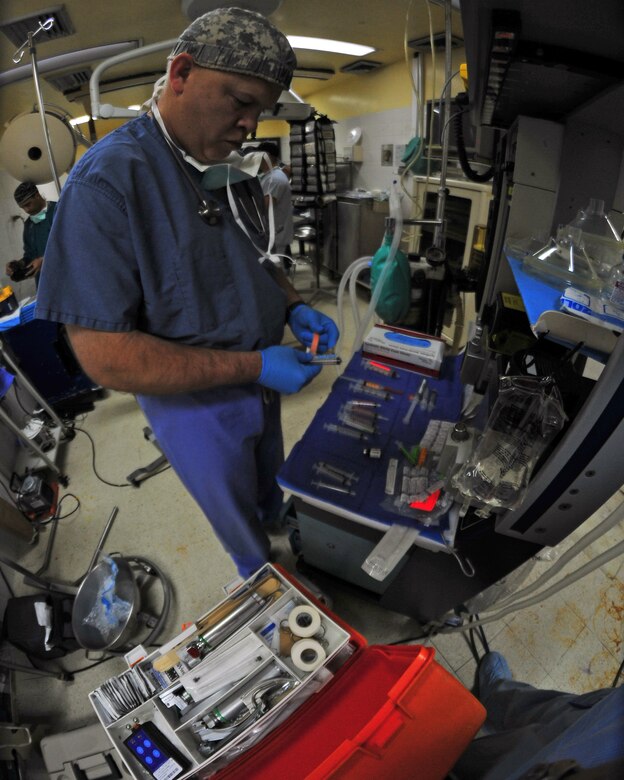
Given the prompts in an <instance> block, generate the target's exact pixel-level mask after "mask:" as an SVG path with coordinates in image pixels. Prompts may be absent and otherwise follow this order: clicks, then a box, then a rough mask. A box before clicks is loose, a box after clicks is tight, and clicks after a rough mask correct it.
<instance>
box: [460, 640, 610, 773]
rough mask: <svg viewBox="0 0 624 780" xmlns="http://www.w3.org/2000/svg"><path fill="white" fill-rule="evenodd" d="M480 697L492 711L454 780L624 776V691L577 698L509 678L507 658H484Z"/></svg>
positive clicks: (477, 683)
mask: <svg viewBox="0 0 624 780" xmlns="http://www.w3.org/2000/svg"><path fill="white" fill-rule="evenodd" d="M474 693H475V695H476V696H477V697H478V698H479V700H480V701H481V703H482V704H483V706H484V707H485V708H486V710H487V719H486V722H485V727H484V734H483V735H482V736H478V737H477V738H475V739H474V740H473V741H472V743H471V744H470V746H469V747H468V749H467V750H466V751H465V752H464V754H463V755H462V756H461V758H460V759H459V761H458V763H457V764H456V765H455V767H454V768H453V771H452V773H451V775H450V776H449V777H450V780H547V779H550V780H555V779H556V778H564V777H565V778H570V780H576V778H578V780H593V779H595V780H605V779H607V778H613V780H615V779H616V778H621V777H624V687H619V688H602V689H600V690H597V691H591V692H590V693H584V694H580V695H575V694H571V693H562V692H560V691H552V690H541V689H539V688H534V687H533V686H532V685H528V684H526V683H521V682H516V681H515V680H513V679H512V675H511V671H510V669H509V666H508V664H507V661H506V660H505V658H504V657H503V656H502V655H501V654H500V653H497V652H488V653H486V654H485V655H484V656H483V658H482V659H481V660H480V662H479V665H478V667H477V674H476V679H475V690H474Z"/></svg>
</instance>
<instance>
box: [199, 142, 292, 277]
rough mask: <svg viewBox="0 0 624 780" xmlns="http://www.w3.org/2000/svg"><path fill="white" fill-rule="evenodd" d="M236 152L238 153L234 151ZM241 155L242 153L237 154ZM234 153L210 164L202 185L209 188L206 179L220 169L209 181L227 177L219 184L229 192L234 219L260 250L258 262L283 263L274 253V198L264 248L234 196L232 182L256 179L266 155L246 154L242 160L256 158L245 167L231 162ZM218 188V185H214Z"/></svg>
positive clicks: (229, 201)
mask: <svg viewBox="0 0 624 780" xmlns="http://www.w3.org/2000/svg"><path fill="white" fill-rule="evenodd" d="M234 154H236V153H235V152H234ZM237 156H239V157H240V155H237ZM231 157H232V155H230V156H229V157H228V158H227V160H228V162H227V163H219V164H217V165H212V166H210V167H209V168H208V169H207V170H206V171H205V172H204V175H203V177H202V187H204V189H207V188H206V186H205V183H204V182H205V180H206V177H207V175H208V174H209V173H210V171H211V169H212V170H214V169H218V171H217V172H216V173H214V174H213V175H212V177H209V183H213V184H215V183H216V182H217V181H222V177H224V178H225V181H224V182H223V183H221V184H219V185H218V186H219V187H220V188H221V187H225V189H226V192H227V199H228V204H229V206H230V210H231V212H232V216H233V217H234V220H235V222H236V224H237V225H238V227H239V228H240V229H241V230H242V231H243V233H244V234H245V235H246V236H247V238H248V239H249V240H250V241H251V243H252V244H253V246H254V247H255V249H256V250H257V251H258V252H259V254H260V257H259V258H258V262H260V263H264V261H265V260H270V261H271V262H272V263H274V264H276V265H281V261H280V258H279V255H275V254H273V245H274V244H275V216H274V214H273V199H272V198H270V199H269V242H268V245H267V248H266V249H262V248H261V247H259V246H258V245H257V244H256V242H255V241H254V240H253V238H252V237H251V236H250V234H249V231H248V230H247V227H246V226H245V223H244V222H243V220H242V218H241V214H240V209H239V207H238V204H237V203H236V198H235V197H234V193H233V192H232V186H231V185H232V184H236V183H237V182H241V181H244V180H245V179H254V178H256V177H257V172H258V170H259V168H260V165H261V163H262V160H263V158H264V157H266V155H265V154H264V153H263V152H261V153H258V154H249V155H245V157H242V158H240V160H241V161H244V160H246V159H247V158H248V157H249V158H254V159H253V160H252V161H251V162H250V163H249V164H247V165H245V166H244V168H243V167H242V166H241V167H239V166H238V165H237V163H238V161H236V163H235V164H234V165H232V164H230V163H229V160H230V158H231ZM251 171H255V173H253V175H251ZM213 188H215V189H216V186H215V187H213Z"/></svg>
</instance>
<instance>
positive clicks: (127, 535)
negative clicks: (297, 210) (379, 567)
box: [7, 270, 624, 777]
mask: <svg viewBox="0 0 624 780" xmlns="http://www.w3.org/2000/svg"><path fill="white" fill-rule="evenodd" d="M304 280H305V271H301V270H300V271H299V276H298V278H297V279H296V281H297V284H298V285H299V286H302V287H303V288H305V286H306V284H305V282H304ZM317 305H318V307H319V308H322V309H323V310H325V311H327V312H328V313H335V311H336V307H335V302H334V301H332V298H331V297H330V296H325V295H323V296H321V297H319V299H318V302H317ZM360 305H361V308H362V309H363V308H365V304H364V303H361V304H360ZM345 309H346V310H345V316H346V317H347V323H346V327H345V333H346V335H345V338H344V340H343V344H344V348H345V350H346V352H345V354H348V351H347V350H348V348H349V343H350V342H349V340H350V339H352V337H353V324H352V322H351V319H350V315H349V311H348V309H347V308H346V307H345ZM335 378H336V372H335V370H334V369H333V368H329V367H328V368H325V369H324V370H323V372H322V374H321V376H320V377H319V378H318V379H317V380H315V381H314V382H313V383H312V384H311V385H309V386H308V387H307V388H305V389H304V390H303V391H302V392H301V393H299V394H297V395H295V396H290V397H286V398H285V399H284V404H283V409H284V412H283V421H284V434H285V442H286V448H287V451H289V450H290V448H291V447H292V446H293V444H294V443H295V442H296V441H297V439H298V438H299V437H300V436H301V434H302V433H303V431H304V430H305V428H306V427H307V425H308V423H309V422H310V420H311V419H312V417H313V415H314V413H315V411H316V410H317V409H318V407H319V405H320V404H321V403H322V401H323V400H324V398H325V396H326V394H327V392H328V390H329V388H330V387H331V384H332V382H333V381H334V379H335ZM145 424H146V422H145V420H144V418H143V416H142V414H141V412H140V410H139V408H138V406H137V404H136V402H135V400H134V398H133V396H132V395H129V394H124V393H116V392H115V393H109V394H108V395H107V396H106V397H105V398H104V399H102V400H99V401H97V403H96V406H95V409H94V410H93V411H92V412H90V413H89V414H87V415H86V416H85V417H84V419H80V420H77V427H78V428H81V429H83V430H84V431H87V432H88V433H89V434H90V436H91V437H92V439H93V441H94V444H95V462H94V461H93V454H92V448H91V444H90V440H89V439H88V438H87V436H86V435H85V434H84V433H82V432H77V434H76V437H75V439H74V440H73V441H71V442H70V443H68V444H67V445H64V447H63V448H62V456H63V468H64V470H65V472H66V473H67V474H68V475H69V478H70V484H69V486H68V488H67V491H64V492H69V493H73V494H74V495H75V496H77V497H78V499H79V500H80V509H79V511H78V512H76V513H75V514H72V515H71V516H70V517H68V518H66V519H64V520H61V521H60V522H59V524H58V531H57V535H56V540H55V543H54V547H53V551H52V556H51V561H50V565H49V567H48V570H47V572H46V576H47V577H49V578H50V579H52V580H55V579H56V580H62V581H65V582H67V581H74V580H76V579H79V578H80V577H81V576H82V575H83V574H84V573H85V571H86V569H87V566H88V564H89V562H90V560H91V556H92V554H93V551H94V549H95V547H96V544H97V542H98V539H99V537H100V534H101V533H102V531H103V529H104V526H105V524H106V521H107V519H108V517H109V515H110V513H111V511H112V509H113V507H115V506H116V507H119V514H118V516H117V518H116V520H115V522H114V524H113V527H112V529H111V531H110V534H109V536H108V538H107V541H106V544H105V546H104V550H105V552H113V551H119V552H121V553H122V554H124V555H126V556H129V555H141V556H144V557H146V558H148V559H151V560H153V561H154V562H155V563H156V564H157V565H158V566H160V567H161V569H162V570H163V571H164V572H165V573H166V574H167V575H168V577H169V579H170V580H171V583H172V587H173V591H174V598H173V603H172V607H171V611H170V614H169V618H168V622H167V626H166V629H165V632H164V633H163V635H162V638H163V639H166V638H167V637H171V636H173V635H174V634H176V633H178V631H179V630H180V626H181V625H182V623H184V622H185V621H188V620H192V619H193V618H194V617H197V616H198V615H200V614H202V613H203V612H205V611H206V610H207V608H209V607H210V606H211V605H213V604H214V603H216V602H217V601H219V600H221V599H222V598H223V595H224V594H223V590H222V586H223V585H224V584H226V583H228V582H230V581H231V580H232V579H233V578H234V577H235V576H236V572H235V569H234V566H233V565H232V563H231V561H230V560H229V558H228V556H227V555H226V554H225V553H224V552H223V551H222V549H221V548H220V546H219V544H218V543H217V542H216V540H215V538H214V536H213V534H212V532H211V529H210V526H209V524H208V523H207V521H206V520H205V519H204V517H203V515H202V514H201V512H200V511H199V510H198V508H197V507H196V506H195V504H194V502H193V501H192V500H191V499H190V498H189V496H188V495H187V494H186V492H185V490H184V489H183V488H182V486H181V484H180V482H179V480H178V479H177V477H176V475H175V474H174V473H173V472H172V471H171V470H167V471H165V472H164V473H162V474H160V475H159V476H156V477H154V478H152V479H149V480H147V481H146V482H144V483H143V484H142V485H141V486H140V487H139V488H135V487H112V486H110V485H107V484H104V483H103V482H102V481H101V480H100V479H98V477H97V476H96V475H95V469H97V473H98V474H99V475H100V477H102V478H103V479H105V480H107V481H108V482H111V483H117V484H121V483H124V482H125V480H126V477H127V475H128V474H130V473H131V472H132V471H133V470H134V469H136V468H138V467H139V466H142V465H145V464H147V463H148V462H150V461H151V460H153V459H154V458H155V457H156V455H157V454H158V453H157V451H156V450H155V448H154V447H153V445H152V444H151V443H150V442H148V441H146V440H145V439H144V437H143V433H142V431H143V427H144V426H145ZM622 498H623V496H622V495H621V494H620V493H618V494H617V495H616V496H614V497H613V498H612V499H610V500H609V502H607V504H606V505H605V506H604V507H603V508H602V509H601V510H600V511H599V512H597V513H596V515H595V516H593V517H592V518H590V519H588V520H587V521H586V523H585V524H584V525H583V527H582V528H581V529H579V530H578V531H577V532H576V533H575V534H573V535H572V537H571V538H570V539H568V540H566V542H565V543H564V544H562V545H561V550H558V551H557V552H559V554H560V553H561V552H562V551H563V549H566V548H567V547H569V546H570V544H571V543H572V542H573V541H576V539H578V538H580V536H581V535H582V533H584V532H585V531H586V530H587V529H588V528H590V527H593V526H594V525H595V524H596V522H598V520H600V519H602V518H603V517H606V516H607V515H608V514H609V513H610V512H611V511H612V510H613V509H614V508H616V507H617V506H618V505H619V503H620V501H621V499H622ZM63 506H64V511H65V512H69V511H70V510H71V509H72V508H73V499H71V498H68V499H67V500H66V502H65V503H64V505H63ZM48 535H49V528H47V529H45V530H44V531H43V532H42V533H41V535H40V538H39V541H38V543H37V544H36V545H33V546H27V545H24V544H21V543H17V542H14V543H12V544H13V547H14V549H13V550H12V551H11V552H12V554H13V556H14V558H15V559H16V560H18V561H19V563H20V564H21V565H22V566H24V567H26V568H27V569H29V570H30V571H37V569H38V568H39V567H40V566H41V563H42V561H43V559H44V554H45V546H46V544H47V541H48V538H49V537H48ZM623 536H624V522H622V521H620V522H619V524H618V525H617V526H616V527H615V528H614V529H613V530H611V531H610V532H609V533H608V534H605V535H604V536H602V537H601V538H600V539H598V541H596V542H595V543H594V544H592V545H591V546H590V547H589V548H588V549H587V550H585V551H583V552H582V553H581V554H580V555H579V556H578V558H577V559H575V561H574V562H572V564H570V565H568V566H567V567H566V568H565V569H564V572H563V573H564V574H565V573H567V572H568V571H572V570H574V569H576V568H578V566H580V565H581V564H582V563H586V562H587V561H589V560H592V558H593V557H595V556H596V555H597V554H598V553H600V552H602V551H604V550H605V549H608V548H609V547H610V546H612V545H613V544H614V543H615V542H617V541H620V540H621V539H622V538H623ZM276 543H277V544H278V545H279V546H280V550H281V552H280V558H279V561H280V563H282V564H283V565H285V566H286V567H287V568H289V569H291V570H292V571H295V568H294V564H295V559H294V556H293V555H292V552H291V551H290V548H289V547H288V543H287V540H286V539H285V538H284V537H279V538H278V539H277V541H276ZM551 565H552V564H551V563H550V562H548V561H535V562H534V566H533V569H532V571H531V572H530V574H528V575H527V578H526V581H525V583H524V584H528V583H529V582H532V581H533V580H534V579H535V578H536V577H537V576H539V575H540V574H541V573H542V572H544V571H547V570H548V568H549V566H551ZM623 574H624V564H623V563H622V559H620V558H618V559H615V560H614V561H611V563H609V564H607V565H606V566H604V567H603V568H602V569H599V570H596V571H594V572H593V573H591V574H589V575H588V576H587V577H585V578H584V579H582V580H580V581H579V582H577V583H575V584H574V585H571V586H570V587H568V588H567V589H564V590H561V591H559V592H557V593H555V594H554V595H552V596H551V597H550V598H548V599H546V600H544V601H541V602H540V603H538V604H536V605H534V606H532V607H530V608H527V609H523V610H522V611H519V612H511V613H509V614H507V615H505V616H504V617H503V618H502V619H499V620H497V621H496V622H493V623H489V624H487V625H485V626H484V631H485V634H486V636H487V639H488V641H489V644H490V646H491V648H492V649H496V650H499V651H500V652H502V653H503V654H504V655H505V656H506V657H507V659H508V661H509V664H510V666H511V669H512V671H513V672H514V675H515V676H516V677H517V678H518V679H521V680H525V681H527V682H530V683H532V684H534V685H536V686H541V687H552V688H558V689H565V690H569V691H574V692H582V691H587V690H590V689H593V688H598V687H603V686H608V685H610V683H611V681H612V679H613V677H614V675H615V673H616V671H617V669H618V666H619V664H620V661H621V658H622V652H623V643H622V640H623V633H622V620H621V616H622V609H623V608H624V586H623V583H622V575H623ZM7 576H8V579H9V580H10V581H11V582H12V583H13V586H14V588H15V590H16V591H17V594H18V595H25V594H29V593H32V592H33V591H32V589H30V588H28V587H27V586H25V585H24V584H23V582H22V580H21V578H20V577H19V576H16V575H14V574H13V573H12V572H8V573H7ZM560 576H561V575H559V576H558V577H557V578H555V580H554V581H557V580H558V579H560ZM548 584H549V585H550V584H552V583H548ZM330 595H331V596H332V598H333V608H334V611H335V612H336V613H337V614H339V615H340V616H341V617H343V618H344V619H345V620H346V621H347V622H348V623H350V624H351V625H352V626H353V627H354V628H356V629H357V630H358V631H360V632H361V633H363V634H364V635H365V637H366V638H367V640H368V641H369V643H371V644H372V643H388V642H394V641H396V640H400V639H402V638H407V637H413V636H415V635H417V634H418V633H419V627H418V626H417V624H416V623H415V621H413V620H411V619H410V618H408V617H405V616H403V615H398V614H395V613H391V612H388V611H387V610H382V609H380V608H379V607H377V606H375V605H373V604H371V603H370V602H368V601H366V600H364V599H360V598H357V597H354V596H353V595H352V594H349V593H348V592H347V591H345V592H342V591H341V590H340V589H338V590H337V591H336V592H332V593H330ZM432 644H433V645H434V646H435V648H436V650H437V659H438V661H439V662H440V663H441V664H442V665H443V666H445V667H446V668H447V669H449V670H450V671H451V672H452V673H453V674H455V675H456V676H457V677H458V678H459V679H460V680H461V681H462V682H463V683H464V684H465V685H466V686H471V684H472V679H473V674H474V669H475V662H474V659H473V657H472V655H471V652H470V649H469V647H468V644H467V643H466V641H465V639H464V637H463V636H462V635H461V634H459V633H449V634H445V635H438V636H437V637H435V638H434V639H433V641H432ZM93 660H94V659H86V658H85V654H84V653H83V652H82V651H80V652H76V653H74V654H72V655H70V656H67V657H66V658H65V659H63V665H64V666H65V667H66V668H68V669H72V670H73V669H79V668H81V667H85V666H88V665H90V664H91V663H92V662H93ZM123 667H124V665H123V661H122V660H121V659H118V658H115V659H113V660H109V661H107V662H106V663H105V664H103V665H101V666H96V667H95V668H92V669H90V670H88V671H84V672H81V673H78V674H76V676H75V681H74V682H71V683H66V682H60V681H58V680H56V679H50V678H46V677H39V676H35V675H30V674H25V673H18V674H17V675H16V682H15V693H16V700H17V709H18V716H19V721H20V722H21V723H23V724H30V725H32V726H36V725H38V724H40V725H41V726H42V727H43V729H44V731H45V732H46V733H63V732H65V731H67V730H69V729H72V728H76V727H79V726H82V725H85V724H87V723H90V722H94V721H95V716H94V714H93V711H92V709H91V707H90V704H89V701H88V696H87V694H88V692H89V691H90V690H91V689H93V688H94V687H96V686H97V685H98V684H99V683H100V682H101V681H102V680H104V679H106V678H107V677H109V676H111V675H113V674H116V673H119V672H120V671H121V670H122V669H123ZM33 777H34V774H33Z"/></svg>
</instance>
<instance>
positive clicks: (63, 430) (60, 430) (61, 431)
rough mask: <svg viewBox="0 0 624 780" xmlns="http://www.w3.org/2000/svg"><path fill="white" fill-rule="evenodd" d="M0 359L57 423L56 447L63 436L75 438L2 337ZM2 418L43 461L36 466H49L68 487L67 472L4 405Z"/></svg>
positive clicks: (0, 416)
mask: <svg viewBox="0 0 624 780" xmlns="http://www.w3.org/2000/svg"><path fill="white" fill-rule="evenodd" d="M0 361H1V362H2V363H4V364H6V366H7V367H8V369H9V371H10V372H11V373H12V374H13V375H14V376H15V378H16V379H17V380H19V382H20V384H22V385H23V386H24V387H25V388H26V389H27V390H28V392H29V393H30V395H31V396H32V397H33V398H34V400H35V401H36V402H37V403H38V404H39V406H40V407H41V408H42V409H43V410H44V411H45V413H46V414H47V415H48V416H49V417H50V419H51V420H52V421H53V422H54V423H55V425H56V427H55V428H54V429H53V430H52V434H53V436H54V441H55V449H56V447H58V444H59V442H60V440H61V438H63V439H65V440H69V439H73V437H74V435H75V432H74V431H73V430H72V429H71V428H69V427H68V426H66V425H65V423H64V422H63V421H62V420H61V418H60V417H59V416H58V415H57V413H56V412H55V411H54V409H52V407H51V406H50V405H49V404H48V402H47V401H46V400H45V398H43V396H42V395H40V393H39V392H38V391H37V389H36V388H35V387H34V386H33V385H32V383H31V382H30V380H29V379H28V377H27V376H26V375H25V374H24V373H22V372H21V371H20V369H19V367H18V366H17V364H16V363H15V361H14V360H13V359H12V358H11V356H10V355H9V353H8V351H7V349H6V347H5V345H4V343H3V342H2V340H1V339H0ZM0 420H1V421H2V422H3V423H4V424H5V425H6V426H7V428H8V429H9V430H10V431H11V432H12V433H14V434H15V435H16V436H17V437H18V439H20V441H21V442H22V443H23V444H24V445H25V446H26V447H27V448H28V449H29V450H30V451H31V453H32V455H33V457H35V458H37V459H39V460H40V461H41V464H39V463H37V466H36V467H38V468H42V467H43V466H47V467H48V468H49V469H50V470H51V471H52V472H53V473H54V474H55V475H56V478H57V479H58V481H59V482H60V483H61V485H63V487H67V485H68V483H69V479H68V477H67V476H66V475H65V474H62V473H61V470H60V469H59V467H58V466H57V465H56V464H55V463H54V461H53V460H52V459H51V457H50V456H49V455H48V454H46V453H45V452H44V451H43V450H42V449H41V447H39V445H37V444H35V442H33V441H31V440H30V439H29V438H28V437H27V436H26V435H25V434H24V432H23V431H22V430H21V428H19V427H18V426H17V425H16V424H15V422H14V421H13V420H12V419H11V418H10V416H9V415H8V414H7V413H6V412H5V411H4V409H2V407H0Z"/></svg>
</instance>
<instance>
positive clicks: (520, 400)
mask: <svg viewBox="0 0 624 780" xmlns="http://www.w3.org/2000/svg"><path fill="white" fill-rule="evenodd" d="M566 419H567V418H566V415H565V413H564V411H563V406H562V403H561V396H560V394H559V390H558V388H557V386H556V384H555V381H554V379H553V378H552V377H531V376H508V377H502V378H501V380H500V383H499V395H498V398H497V400H496V402H495V404H494V407H493V409H492V412H491V414H490V417H489V419H488V422H487V425H486V427H485V430H484V432H483V435H482V436H481V437H480V439H479V440H478V442H477V444H476V447H475V449H474V451H473V453H472V455H470V457H469V458H468V461H467V462H466V463H465V464H464V465H463V466H462V467H461V468H460V470H459V471H458V472H457V474H456V475H455V477H454V478H453V486H454V487H455V488H457V489H458V490H459V492H460V493H461V494H462V495H464V496H465V497H466V498H469V499H476V500H477V502H480V503H482V504H486V505H487V506H491V507H504V508H505V509H515V508H516V507H517V506H518V505H519V504H520V503H521V502H522V499H523V498H524V494H525V493H526V489H527V487H528V484H529V480H530V478H531V474H532V473H533V469H534V468H535V465H536V463H537V461H538V459H539V457H540V455H541V454H542V453H543V452H544V450H545V448H546V446H547V445H548V444H549V443H550V442H551V441H552V440H553V438H554V437H555V435H556V434H557V433H559V431H560V430H561V429H562V428H563V425H564V423H565V421H566Z"/></svg>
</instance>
